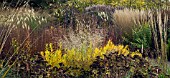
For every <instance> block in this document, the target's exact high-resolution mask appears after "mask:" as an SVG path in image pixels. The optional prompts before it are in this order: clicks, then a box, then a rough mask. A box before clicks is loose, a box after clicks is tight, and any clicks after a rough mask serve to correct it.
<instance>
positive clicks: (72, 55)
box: [41, 40, 142, 76]
mask: <svg viewBox="0 0 170 78" xmlns="http://www.w3.org/2000/svg"><path fill="white" fill-rule="evenodd" d="M110 52H117V53H118V55H123V56H128V55H130V57H132V58H134V56H136V55H137V56H139V57H142V54H140V53H139V52H138V51H136V52H130V51H129V49H128V46H123V45H117V46H116V45H114V44H113V43H112V42H111V41H110V40H109V41H108V43H107V45H105V46H104V47H100V48H97V47H96V48H92V46H91V45H89V46H82V48H80V49H77V48H72V49H62V48H61V47H60V48H59V49H57V50H53V48H52V44H49V45H47V47H46V51H45V52H43V51H42V52H41V55H42V57H43V58H44V60H46V61H47V62H48V64H49V65H51V66H52V67H57V68H63V67H64V68H65V69H66V68H69V71H70V73H69V72H68V73H69V74H70V75H73V76H79V75H81V72H80V69H82V70H85V71H89V70H90V65H91V64H92V63H93V62H94V61H95V60H96V57H101V59H104V54H106V53H110ZM71 68H72V69H71ZM75 71H77V72H75ZM74 72H75V73H74Z"/></svg>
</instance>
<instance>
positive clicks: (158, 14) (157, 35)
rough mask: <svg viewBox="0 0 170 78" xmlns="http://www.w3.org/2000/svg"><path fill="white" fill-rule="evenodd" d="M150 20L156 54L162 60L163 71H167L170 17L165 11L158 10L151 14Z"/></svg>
mask: <svg viewBox="0 0 170 78" xmlns="http://www.w3.org/2000/svg"><path fill="white" fill-rule="evenodd" d="M150 18H151V19H150V22H151V29H152V33H153V34H152V35H153V39H154V47H155V49H156V54H157V55H158V57H160V59H161V64H162V67H163V69H164V70H166V68H167V65H166V62H167V22H168V16H167V14H166V13H165V12H164V11H161V10H156V11H155V12H153V13H151V14H150Z"/></svg>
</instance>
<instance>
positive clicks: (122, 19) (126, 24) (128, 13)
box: [113, 8, 147, 35]
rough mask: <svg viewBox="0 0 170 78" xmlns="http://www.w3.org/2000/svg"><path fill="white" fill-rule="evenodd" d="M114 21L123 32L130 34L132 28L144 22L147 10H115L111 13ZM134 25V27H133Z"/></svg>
mask: <svg viewBox="0 0 170 78" xmlns="http://www.w3.org/2000/svg"><path fill="white" fill-rule="evenodd" d="M113 17H114V23H115V24H116V25H117V26H118V27H119V28H120V30H121V31H122V32H123V33H124V34H129V35H131V33H132V29H133V28H137V27H138V25H140V24H142V23H144V22H146V20H147V12H146V11H144V10H141V11H140V10H137V9H128V8H125V9H123V10H116V11H115V13H114V14H113ZM134 26H135V27H134Z"/></svg>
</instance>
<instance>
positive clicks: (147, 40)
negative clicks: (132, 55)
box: [124, 23, 153, 50]
mask: <svg viewBox="0 0 170 78" xmlns="http://www.w3.org/2000/svg"><path fill="white" fill-rule="evenodd" d="M151 35H152V34H151V28H150V27H149V24H147V23H146V24H142V25H140V26H139V27H136V28H134V29H133V30H132V36H129V35H125V37H124V41H125V43H126V44H130V45H131V47H136V48H137V49H142V48H143V49H145V50H147V49H151V48H153V47H152V36H151Z"/></svg>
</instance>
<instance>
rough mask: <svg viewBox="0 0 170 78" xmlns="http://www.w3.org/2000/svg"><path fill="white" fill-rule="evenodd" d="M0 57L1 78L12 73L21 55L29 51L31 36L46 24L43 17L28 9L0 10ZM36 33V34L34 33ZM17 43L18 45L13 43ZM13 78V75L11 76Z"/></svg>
mask: <svg viewBox="0 0 170 78" xmlns="http://www.w3.org/2000/svg"><path fill="white" fill-rule="evenodd" d="M0 10H1V12H0V17H1V20H0V28H1V29H0V32H1V34H0V42H1V43H2V44H0V45H1V49H0V56H1V71H0V74H1V77H5V76H7V75H8V72H9V71H12V69H13V66H15V65H16V64H17V63H16V62H18V61H19V60H18V59H19V58H20V57H21V56H22V55H23V53H28V54H26V55H25V56H27V55H29V52H30V51H31V46H32V44H33V43H35V42H36V41H35V42H32V43H31V41H30V40H31V35H32V34H33V32H34V34H35V30H37V29H38V28H40V26H42V25H43V24H46V23H47V19H46V17H44V16H39V15H38V14H37V13H36V12H34V10H31V9H28V8H16V9H11V8H1V9H0ZM36 33H37V32H36ZM15 40H16V41H17V42H18V45H16V44H14V43H13V41H15ZM11 76H13V75H11Z"/></svg>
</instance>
